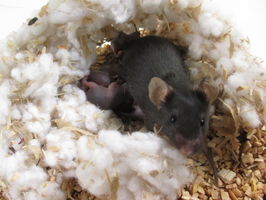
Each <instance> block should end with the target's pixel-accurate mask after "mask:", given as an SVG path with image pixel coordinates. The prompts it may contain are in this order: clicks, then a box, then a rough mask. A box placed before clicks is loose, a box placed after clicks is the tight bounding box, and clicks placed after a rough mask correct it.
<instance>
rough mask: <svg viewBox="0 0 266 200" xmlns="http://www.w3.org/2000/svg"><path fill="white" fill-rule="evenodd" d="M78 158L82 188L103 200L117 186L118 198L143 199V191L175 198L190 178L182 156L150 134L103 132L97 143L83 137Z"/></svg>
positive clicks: (162, 196) (78, 171)
mask: <svg viewBox="0 0 266 200" xmlns="http://www.w3.org/2000/svg"><path fill="white" fill-rule="evenodd" d="M78 158H79V159H80V160H81V162H80V163H79V164H78V166H77V169H76V174H77V177H78V179H79V181H80V184H81V186H82V187H84V188H86V189H87V190H88V191H89V192H91V193H92V194H94V195H96V196H100V197H105V198H110V197H111V196H112V193H113V192H114V191H112V190H111V188H113V187H116V185H119V188H118V191H115V192H117V194H118V196H117V199H121V200H122V199H124V197H123V196H120V195H119V194H124V195H125V194H127V193H128V196H127V199H143V195H144V193H145V192H148V193H151V194H153V195H154V196H157V198H159V197H160V198H166V199H175V198H176V192H177V190H176V189H177V188H180V187H181V186H182V185H183V184H184V183H187V182H188V181H191V179H192V174H191V172H189V170H188V169H187V167H185V165H184V164H185V161H184V158H183V156H182V155H181V154H180V153H178V152H177V151H176V150H175V149H174V148H173V147H171V146H169V145H168V144H167V143H166V142H165V141H164V140H162V139H160V138H159V137H157V136H156V135H154V134H152V133H141V132H134V133H132V134H131V135H121V134H120V133H119V132H118V131H104V130H103V131H100V132H99V134H98V138H97V139H96V140H94V139H92V138H88V137H85V136H83V137H81V138H80V139H79V140H78ZM145 182H146V184H144V183H145ZM109 185H112V186H113V187H109ZM148 185H149V186H148ZM157 192H159V194H160V195H157V194H156V193H157Z"/></svg>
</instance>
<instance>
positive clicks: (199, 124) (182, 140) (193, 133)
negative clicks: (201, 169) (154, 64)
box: [148, 77, 209, 155]
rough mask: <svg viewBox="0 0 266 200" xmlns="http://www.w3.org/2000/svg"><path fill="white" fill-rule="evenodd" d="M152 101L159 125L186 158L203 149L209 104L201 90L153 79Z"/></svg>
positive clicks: (151, 82) (150, 90)
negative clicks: (173, 85)
mask: <svg viewBox="0 0 266 200" xmlns="http://www.w3.org/2000/svg"><path fill="white" fill-rule="evenodd" d="M148 93H149V99H150V101H151V103H152V104H153V105H154V106H155V107H156V109H157V111H158V116H154V119H155V121H156V123H158V124H159V125H160V126H161V127H162V132H163V133H164V134H166V136H167V137H168V138H169V139H170V141H171V142H172V143H173V144H174V145H175V146H176V147H177V148H178V149H179V150H180V151H181V152H182V153H183V154H185V155H190V154H192V153H195V152H196V151H197V150H199V149H200V148H201V146H202V144H203V142H204V140H205V135H206V133H207V131H208V122H209V117H208V101H207V98H206V96H205V94H204V93H202V92H200V91H198V90H192V89H191V90H187V89H186V90H185V89H180V88H179V89H175V88H174V87H172V86H170V85H169V84H167V83H166V82H165V81H164V80H162V79H160V78H158V77H153V78H152V79H151V80H150V83H149V87H148Z"/></svg>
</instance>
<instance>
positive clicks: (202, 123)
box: [200, 119, 205, 127]
mask: <svg viewBox="0 0 266 200" xmlns="http://www.w3.org/2000/svg"><path fill="white" fill-rule="evenodd" d="M204 124H205V120H204V119H201V120H200V126H201V127H203V126H204Z"/></svg>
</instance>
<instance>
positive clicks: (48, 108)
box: [0, 0, 266, 200]
mask: <svg viewBox="0 0 266 200" xmlns="http://www.w3.org/2000/svg"><path fill="white" fill-rule="evenodd" d="M33 17H35V16H33ZM37 17H38V20H37V21H36V22H35V23H34V24H32V25H30V26H29V25H27V23H26V22H25V24H23V25H22V26H21V27H20V28H19V29H18V31H17V32H15V33H13V34H11V35H10V36H9V37H8V38H6V40H4V41H3V42H1V43H0V102H1V104H0V128H1V132H0V162H1V165H0V185H1V188H0V189H1V190H2V188H3V191H4V193H3V194H4V196H5V198H7V199H10V200H15V199H16V200H36V199H38V200H61V199H62V200H63V199H66V198H67V194H65V193H64V192H63V191H62V189H61V187H60V186H61V184H62V182H64V181H65V180H66V179H68V178H75V179H76V180H77V182H78V183H79V184H80V186H81V189H83V190H87V191H88V192H89V193H91V194H94V195H95V196H97V197H100V198H107V199H121V200H122V199H129V200H130V199H132V200H133V199H175V198H176V196H177V192H178V190H180V189H181V188H182V187H183V186H184V185H185V184H187V183H189V182H191V181H192V179H193V174H192V172H191V171H190V170H189V169H188V167H186V165H185V162H186V159H185V158H184V157H183V156H182V155H180V153H179V152H178V151H177V150H176V149H175V148H173V147H172V146H170V145H169V144H168V143H167V142H166V141H165V140H164V139H162V138H160V137H159V136H157V135H155V134H152V133H145V132H134V133H132V134H123V133H121V132H120V131H119V130H121V127H122V126H123V124H122V123H121V121H120V120H119V119H118V118H117V117H116V116H115V115H114V114H113V113H112V111H103V110H100V109H99V108H98V107H97V106H95V105H93V104H91V103H90V102H87V101H86V95H85V93H84V92H83V91H82V90H81V89H79V88H78V86H77V85H78V80H79V79H80V78H82V77H83V76H85V75H87V74H88V73H89V68H90V66H91V64H92V63H94V62H95V60H96V49H95V48H96V44H97V40H103V39H104V38H105V37H107V38H111V37H112V36H113V35H112V33H109V31H108V30H112V31H114V30H113V29H114V28H116V29H119V30H121V31H124V32H127V33H129V32H132V31H134V26H133V25H132V22H134V23H135V24H136V25H137V26H138V27H142V28H146V29H150V30H151V31H154V32H155V33H156V34H158V35H163V36H164V37H168V38H170V39H174V40H175V41H181V43H182V44H184V45H186V46H188V49H189V52H188V56H189V59H188V64H189V65H191V74H192V76H193V77H197V76H198V75H199V74H204V73H201V70H203V71H204V68H203V67H202V68H200V67H194V68H193V66H194V65H193V64H195V63H196V64H198V65H195V66H201V64H206V62H209V63H208V64H209V65H212V68H210V69H211V70H213V74H215V75H216V76H215V77H212V78H213V79H211V80H210V82H211V83H212V84H213V85H215V86H217V85H220V84H222V85H223V86H224V93H225V96H224V98H227V100H226V102H230V106H232V107H234V106H238V108H239V109H237V111H239V113H237V114H238V116H239V118H240V119H241V120H240V121H241V123H242V122H243V123H245V125H246V126H248V127H250V128H254V127H258V126H260V125H261V124H262V123H263V121H265V120H266V112H264V113H261V112H258V110H259V109H258V106H257V103H258V104H259V105H260V106H263V107H266V100H265V97H266V92H265V85H266V84H265V80H266V70H265V69H266V67H265V64H263V63H261V62H258V60H257V59H255V58H254V57H253V56H252V55H250V54H249V52H248V43H246V42H245V41H246V40H245V38H243V36H242V34H240V33H238V32H237V30H236V29H234V27H231V26H230V20H229V19H228V18H227V17H226V16H224V15H223V14H222V13H221V12H220V11H219V10H218V9H217V8H215V6H213V5H212V4H210V2H209V1H208V0H182V1H174V0H173V1H162V0H157V1H152V0H149V1H136V0H125V1H117V0H108V1H107V0H97V1H96V0H66V1H61V0H50V1H49V3H48V4H47V5H46V6H44V7H43V8H42V9H41V10H40V12H39V14H38V16H37ZM111 25H113V27H111ZM95 38H97V39H95ZM201 59H203V60H201ZM203 66H204V65H203ZM238 99H240V100H239V101H238ZM246 99H248V101H246ZM228 104H229V103H228Z"/></svg>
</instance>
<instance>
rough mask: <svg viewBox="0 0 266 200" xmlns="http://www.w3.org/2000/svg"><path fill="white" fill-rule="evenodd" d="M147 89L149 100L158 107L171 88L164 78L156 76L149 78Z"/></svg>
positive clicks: (170, 91) (163, 101)
mask: <svg viewBox="0 0 266 200" xmlns="http://www.w3.org/2000/svg"><path fill="white" fill-rule="evenodd" d="M148 91H149V99H150V101H151V102H152V103H153V104H154V105H155V106H156V107H157V108H158V109H160V108H161V106H162V105H163V104H164V103H165V101H166V99H167V97H168V96H169V95H170V94H171V93H172V91H173V88H172V87H171V86H170V85H168V84H167V83H166V82H165V81H164V80H162V79H160V78H158V77H153V78H152V79H151V80H150V83H149V86H148Z"/></svg>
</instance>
